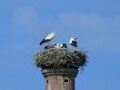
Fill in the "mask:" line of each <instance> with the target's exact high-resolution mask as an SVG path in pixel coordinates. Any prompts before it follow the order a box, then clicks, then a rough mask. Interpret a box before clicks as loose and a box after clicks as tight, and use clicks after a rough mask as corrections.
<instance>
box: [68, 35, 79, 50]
mask: <svg viewBox="0 0 120 90" xmlns="http://www.w3.org/2000/svg"><path fill="white" fill-rule="evenodd" d="M69 44H70V45H72V46H73V47H75V48H77V38H74V37H71V38H70V41H69Z"/></svg>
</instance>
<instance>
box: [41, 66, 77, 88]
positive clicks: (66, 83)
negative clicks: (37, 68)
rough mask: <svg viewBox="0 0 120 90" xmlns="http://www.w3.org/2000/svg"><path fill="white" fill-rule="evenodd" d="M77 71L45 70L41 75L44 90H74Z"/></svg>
mask: <svg viewBox="0 0 120 90" xmlns="http://www.w3.org/2000/svg"><path fill="white" fill-rule="evenodd" d="M77 73H78V70H77V69H72V68H64V69H63V68H62V69H45V70H42V74H43V76H44V77H45V83H46V86H45V90H75V87H74V85H75V77H76V75H77Z"/></svg>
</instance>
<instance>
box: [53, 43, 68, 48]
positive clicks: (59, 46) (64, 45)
mask: <svg viewBox="0 0 120 90" xmlns="http://www.w3.org/2000/svg"><path fill="white" fill-rule="evenodd" d="M54 45H55V46H54V47H55V48H67V45H66V44H65V43H61V44H54Z"/></svg>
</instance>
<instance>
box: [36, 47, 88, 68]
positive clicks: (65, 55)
mask: <svg viewBox="0 0 120 90" xmlns="http://www.w3.org/2000/svg"><path fill="white" fill-rule="evenodd" d="M34 59H35V65H36V66H37V67H40V68H42V69H46V68H79V67H83V66H85V65H86V62H87V55H86V53H85V52H82V51H79V50H71V49H68V48H50V49H44V50H43V51H40V52H37V53H36V54H35V58H34Z"/></svg>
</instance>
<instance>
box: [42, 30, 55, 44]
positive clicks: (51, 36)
mask: <svg viewBox="0 0 120 90" xmlns="http://www.w3.org/2000/svg"><path fill="white" fill-rule="evenodd" d="M54 37H55V33H54V32H51V33H50V34H48V35H47V36H46V37H45V38H44V39H43V40H42V41H41V42H40V45H42V44H44V43H47V42H50V41H51V40H52V39H53V38H54Z"/></svg>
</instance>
